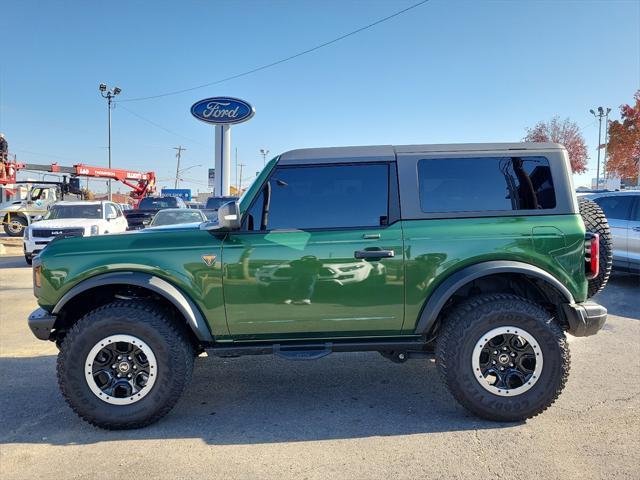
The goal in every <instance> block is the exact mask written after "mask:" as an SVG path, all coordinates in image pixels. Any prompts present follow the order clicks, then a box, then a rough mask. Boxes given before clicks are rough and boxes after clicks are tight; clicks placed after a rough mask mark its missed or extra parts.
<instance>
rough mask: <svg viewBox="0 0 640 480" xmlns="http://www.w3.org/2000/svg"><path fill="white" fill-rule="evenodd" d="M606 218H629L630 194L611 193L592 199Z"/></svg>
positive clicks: (631, 204) (631, 200) (631, 201)
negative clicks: (608, 195)
mask: <svg viewBox="0 0 640 480" xmlns="http://www.w3.org/2000/svg"><path fill="white" fill-rule="evenodd" d="M594 202H596V203H597V204H598V205H600V208H601V209H602V211H603V212H604V216H605V217H607V218H613V219H616V220H630V219H631V207H632V206H633V197H632V196H631V195H612V196H610V197H600V198H596V199H594Z"/></svg>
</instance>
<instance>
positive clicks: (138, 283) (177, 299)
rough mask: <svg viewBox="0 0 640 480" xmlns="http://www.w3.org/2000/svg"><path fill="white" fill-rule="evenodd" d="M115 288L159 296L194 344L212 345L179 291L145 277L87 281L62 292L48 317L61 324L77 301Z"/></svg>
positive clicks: (100, 277) (121, 275)
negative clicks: (55, 317)
mask: <svg viewBox="0 0 640 480" xmlns="http://www.w3.org/2000/svg"><path fill="white" fill-rule="evenodd" d="M118 286H122V287H133V288H137V289H142V290H145V291H148V292H152V293H153V294H155V295H157V296H159V297H160V298H161V299H163V300H164V301H165V302H166V303H167V304H168V305H171V306H172V307H173V308H174V310H175V311H176V312H177V313H178V314H179V315H180V316H181V317H182V318H183V319H184V323H185V325H186V326H187V327H188V329H189V330H190V332H191V334H192V335H193V337H194V339H195V340H196V341H197V342H198V343H208V342H213V337H212V335H211V332H210V331H209V327H208V325H207V322H206V320H205V318H204V316H203V315H202V313H201V312H200V310H199V308H198V307H197V305H196V304H195V303H194V302H193V301H192V300H191V299H190V298H189V297H188V296H187V295H186V294H185V293H183V292H182V291H181V290H180V289H179V288H177V287H176V286H174V285H172V284H171V283H170V282H168V281H166V280H164V279H162V278H160V277H157V276H154V275H151V274H149V273H143V272H112V273H105V274H100V275H96V276H94V277H91V278H88V279H86V280H84V281H82V282H81V283H79V284H77V285H75V286H74V287H72V288H71V289H70V290H69V291H68V292H66V293H65V294H64V295H63V296H62V298H61V299H60V300H59V301H58V303H56V305H55V307H54V308H53V310H52V311H51V313H52V314H53V315H58V316H60V317H62V319H63V321H64V316H65V313H66V312H68V311H69V310H70V309H71V308H73V307H74V306H76V304H77V303H78V301H81V300H83V299H87V298H90V297H89V296H93V295H91V294H92V293H93V292H95V293H98V292H100V293H104V292H105V289H106V288H107V287H118ZM56 323H57V322H56Z"/></svg>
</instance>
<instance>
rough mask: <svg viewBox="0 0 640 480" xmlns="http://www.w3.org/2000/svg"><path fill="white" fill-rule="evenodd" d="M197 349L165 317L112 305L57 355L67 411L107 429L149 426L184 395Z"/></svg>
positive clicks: (77, 328)
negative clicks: (69, 407)
mask: <svg viewBox="0 0 640 480" xmlns="http://www.w3.org/2000/svg"><path fill="white" fill-rule="evenodd" d="M194 356H195V355H194V350H193V347H192V345H191V343H190V342H189V340H188V338H186V335H185V334H184V333H183V331H182V330H181V329H180V328H178V326H176V325H175V324H173V323H172V322H171V320H170V319H169V317H168V315H167V313H166V312H165V311H164V310H163V309H161V308H159V307H158V306H156V305H154V304H153V303H151V302H148V301H144V300H133V301H116V302H113V303H110V304H107V305H104V306H102V307H99V308H97V309H95V310H93V311H92V312H90V313H88V314H87V315H85V316H84V317H83V318H82V319H80V320H79V321H78V322H77V323H76V324H75V325H74V326H73V327H72V328H71V330H70V331H69V333H68V334H67V335H66V336H65V338H64V340H63V342H62V345H61V351H60V353H59V355H58V383H59V385H60V389H61V390H62V393H63V395H64V397H65V399H66V400H67V402H68V403H69V405H70V406H71V408H72V409H73V410H74V411H75V412H76V413H77V414H78V415H79V416H80V417H81V418H82V419H84V420H86V421H87V422H89V423H91V424H93V425H96V426H99V427H102V428H107V429H130V428H138V427H143V426H146V425H149V424H151V423H153V422H155V421H157V420H159V419H160V418H161V417H163V416H164V415H166V414H167V413H168V412H169V410H171V408H173V406H174V405H175V404H176V402H177V401H178V399H179V398H180V396H181V394H182V392H183V390H184V389H185V387H186V385H187V383H188V382H189V379H190V378H191V372H192V369H193V359H194Z"/></svg>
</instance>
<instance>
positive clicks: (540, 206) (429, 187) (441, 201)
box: [418, 157, 556, 213]
mask: <svg viewBox="0 0 640 480" xmlns="http://www.w3.org/2000/svg"><path fill="white" fill-rule="evenodd" d="M418 182H419V194H420V208H421V210H422V211H423V212H425V213H450V212H490V211H514V210H545V209H552V208H555V206H556V198H555V192H554V188H553V178H552V176H551V169H550V167H549V161H548V160H547V159H546V158H545V157H477V158H432V159H423V160H420V161H419V162H418Z"/></svg>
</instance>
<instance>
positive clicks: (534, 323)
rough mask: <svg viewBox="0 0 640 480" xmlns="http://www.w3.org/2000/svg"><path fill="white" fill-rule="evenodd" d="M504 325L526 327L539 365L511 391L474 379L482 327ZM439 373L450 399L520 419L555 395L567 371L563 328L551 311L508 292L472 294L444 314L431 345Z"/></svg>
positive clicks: (496, 416) (493, 415)
mask: <svg viewBox="0 0 640 480" xmlns="http://www.w3.org/2000/svg"><path fill="white" fill-rule="evenodd" d="M504 326H515V327H518V328H521V329H523V330H525V331H527V332H528V333H529V334H531V335H532V336H533V337H534V338H535V340H536V341H537V342H538V344H539V346H540V349H541V350H542V352H541V353H542V355H543V359H544V362H543V367H542V371H541V372H540V375H539V378H538V380H537V381H536V383H535V384H534V385H533V386H532V387H531V388H530V389H529V390H527V391H525V392H524V393H521V394H519V395H516V396H511V397H510V396H500V395H497V394H494V393H492V392H490V391H488V390H487V389H485V388H484V387H483V386H482V385H481V384H480V382H479V381H478V380H477V379H476V376H475V374H474V369H473V367H472V354H473V351H474V348H475V347H476V344H477V343H478V342H479V341H480V340H481V339H482V337H483V336H485V335H486V334H487V332H489V331H491V330H493V329H495V328H498V327H504ZM436 362H437V365H438V369H439V371H440V376H441V378H442V380H443V381H444V383H445V384H446V386H447V387H448V389H449V391H450V392H451V394H452V395H453V396H454V397H455V398H456V400H457V401H458V402H459V403H460V404H461V405H462V406H464V407H465V408H466V409H467V410H469V411H471V412H472V413H474V414H475V415H478V416H479V417H482V418H486V419H489V420H494V421H500V422H513V421H522V420H525V419H527V418H531V417H534V416H536V415H538V414H539V413H541V412H543V411H544V410H546V409H547V408H548V407H549V406H550V405H551V404H553V402H554V401H555V400H556V399H557V398H558V396H559V395H560V392H562V389H563V388H564V386H565V383H566V381H567V377H568V375H569V366H570V355H569V347H568V345H567V341H566V338H565V336H564V332H563V330H562V328H561V327H560V325H559V324H558V323H557V322H556V321H555V319H554V318H553V316H552V315H551V314H550V313H549V312H547V311H546V310H544V309H543V308H541V307H540V306H538V305H536V304H535V303H533V302H530V301H528V300H526V299H524V298H521V297H518V296H516V295H511V294H494V295H484V296H478V297H474V298H472V299H470V300H468V301H466V302H464V303H462V304H460V305H459V306H457V307H454V309H453V310H452V311H451V312H450V314H449V315H448V316H447V318H445V319H444V321H443V325H442V327H441V330H440V334H439V336H438V339H437V345H436Z"/></svg>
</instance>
